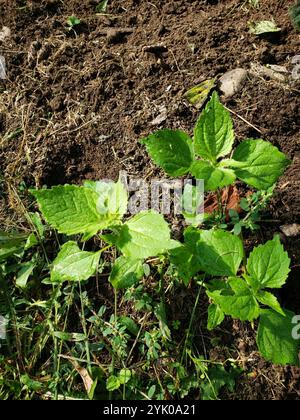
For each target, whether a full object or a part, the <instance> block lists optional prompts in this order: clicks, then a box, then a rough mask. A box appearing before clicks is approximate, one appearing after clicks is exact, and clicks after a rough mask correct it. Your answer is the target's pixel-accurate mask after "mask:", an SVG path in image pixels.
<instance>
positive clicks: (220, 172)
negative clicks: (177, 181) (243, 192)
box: [191, 160, 236, 191]
mask: <svg viewBox="0 0 300 420" xmlns="http://www.w3.org/2000/svg"><path fill="white" fill-rule="evenodd" d="M191 174H192V175H193V176H194V177H195V178H196V179H198V180H200V179H203V180H204V188H205V191H216V190H217V189H218V188H223V187H226V186H227V185H231V184H233V183H234V182H235V180H236V176H235V173H234V171H233V170H232V169H226V168H221V167H216V166H214V165H212V164H211V163H210V162H207V161H205V160H197V161H195V162H194V164H193V165H192V167H191Z"/></svg>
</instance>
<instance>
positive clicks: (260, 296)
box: [255, 290, 285, 316]
mask: <svg viewBox="0 0 300 420" xmlns="http://www.w3.org/2000/svg"><path fill="white" fill-rule="evenodd" d="M255 296H256V298H257V300H258V301H259V302H260V303H261V304H263V305H265V306H269V307H270V308H272V309H274V311H276V312H278V313H279V314H281V315H283V316H285V314H284V311H283V309H282V308H281V306H280V303H279V302H278V300H277V298H276V296H274V295H273V294H272V293H269V292H266V291H264V290H260V291H259V292H258V293H257V294H256V295H255Z"/></svg>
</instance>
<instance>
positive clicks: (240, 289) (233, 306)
mask: <svg viewBox="0 0 300 420" xmlns="http://www.w3.org/2000/svg"><path fill="white" fill-rule="evenodd" d="M228 284H229V286H230V288H231V290H232V293H231V294H229V293H228V289H227V288H226V289H224V293H225V294H223V293H222V291H220V290H218V291H214V292H209V291H208V292H207V294H208V296H209V297H210V298H211V299H212V300H213V302H214V303H215V304H217V305H218V306H220V308H221V310H222V311H223V312H224V313H225V315H230V316H231V317H232V318H235V319H240V320H241V321H253V320H254V319H257V318H258V317H259V313H260V312H259V305H258V303H257V300H256V299H255V297H254V295H253V292H252V291H251V290H250V288H249V287H248V285H247V283H246V282H245V281H243V280H242V279H240V278H231V279H229V280H228Z"/></svg>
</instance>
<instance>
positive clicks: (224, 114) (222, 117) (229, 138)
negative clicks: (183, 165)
mask: <svg viewBox="0 0 300 420" xmlns="http://www.w3.org/2000/svg"><path fill="white" fill-rule="evenodd" d="M194 134H195V152H196V153H197V154H198V155H199V156H200V157H202V158H203V159H207V160H209V161H211V162H213V163H216V161H217V159H219V158H220V157H223V156H226V155H228V154H229V153H230V152H231V150H232V146H233V142H234V131H233V123H232V120H231V117H230V114H229V112H228V111H227V110H226V109H225V108H224V106H223V105H222V104H221V102H220V100H219V96H218V94H217V93H216V92H214V93H213V95H212V98H211V100H210V101H209V102H208V104H207V105H206V107H205V109H204V111H203V112H202V114H201V116H200V118H199V120H198V121H197V124H196V126H195V133H194Z"/></svg>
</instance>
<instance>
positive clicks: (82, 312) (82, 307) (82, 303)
mask: <svg viewBox="0 0 300 420" xmlns="http://www.w3.org/2000/svg"><path fill="white" fill-rule="evenodd" d="M79 294H80V303H81V323H82V329H83V333H84V335H85V352H86V359H87V370H88V372H89V374H90V375H92V366H91V353H90V346H89V339H88V334H87V328H86V319H85V313H84V301H83V297H82V289H81V283H80V282H79Z"/></svg>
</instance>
